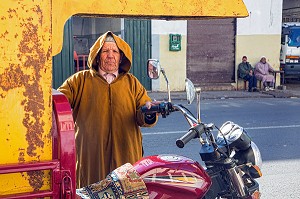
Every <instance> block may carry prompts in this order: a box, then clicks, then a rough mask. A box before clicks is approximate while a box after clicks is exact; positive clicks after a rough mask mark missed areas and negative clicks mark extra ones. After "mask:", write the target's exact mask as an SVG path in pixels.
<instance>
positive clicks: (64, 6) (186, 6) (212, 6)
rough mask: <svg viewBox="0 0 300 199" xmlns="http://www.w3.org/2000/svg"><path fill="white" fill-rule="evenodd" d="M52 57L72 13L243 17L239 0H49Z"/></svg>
mask: <svg viewBox="0 0 300 199" xmlns="http://www.w3.org/2000/svg"><path fill="white" fill-rule="evenodd" d="M52 6H53V9H52V11H53V16H52V17H53V19H52V20H53V40H52V42H53V46H52V47H53V50H52V53H53V56H54V55H56V54H58V53H59V52H60V51H61V46H62V38H63V37H62V35H63V27H64V24H65V22H66V21H67V20H68V19H69V18H70V17H71V16H72V15H75V14H90V15H98V16H106V17H107V16H113V17H129V16H134V17H144V18H146V17H147V18H156V19H199V18H204V17H210V18H224V17H246V16H248V11H247V9H246V7H245V4H244V3H243V1H242V0H184V1H181V0H164V1H158V0H110V1H106V0H85V1H82V0H52Z"/></svg>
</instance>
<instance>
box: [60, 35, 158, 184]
mask: <svg viewBox="0 0 300 199" xmlns="http://www.w3.org/2000/svg"><path fill="white" fill-rule="evenodd" d="M131 64H132V53H131V48H130V46H129V45H128V44H127V43H126V42H125V41H124V40H122V39H121V38H120V37H118V36H116V35H115V34H113V33H112V32H110V31H109V32H106V33H105V34H103V35H102V36H100V37H99V38H98V39H97V41H96V42H95V43H94V45H93V46H92V47H91V48H90V53H89V57H88V66H89V70H83V71H80V72H78V73H75V74H74V75H72V76H71V77H69V78H68V79H67V80H66V81H65V82H64V83H63V84H62V85H61V86H60V87H59V88H58V90H59V91H60V92H62V93H63V94H64V95H65V96H66V97H67V98H68V100H69V103H70V105H71V108H72V109H73V118H74V122H75V130H76V134H75V136H76V154H77V156H76V159H77V163H76V177H77V179H76V180H77V188H80V187H84V186H87V185H89V184H92V183H95V182H99V181H101V180H102V179H104V178H105V177H106V176H107V175H108V174H109V173H110V172H111V171H113V170H114V169H116V168H118V167H119V166H121V165H124V164H125V163H130V164H134V163H135V162H136V161H138V160H139V159H141V158H142V156H143V148H142V134H141V130H140V127H151V126H154V125H155V124H156V121H157V115H156V113H154V114H144V113H142V112H141V110H140V108H141V107H142V106H144V105H145V106H146V107H147V108H151V105H152V102H151V99H150V97H149V96H148V95H147V92H146V90H145V88H144V87H143V86H142V84H141V83H140V82H139V81H138V79H137V78H136V77H135V76H133V75H132V74H130V73H129V70H130V67H131Z"/></svg>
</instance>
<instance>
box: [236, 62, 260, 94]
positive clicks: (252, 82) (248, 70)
mask: <svg viewBox="0 0 300 199" xmlns="http://www.w3.org/2000/svg"><path fill="white" fill-rule="evenodd" d="M238 76H239V77H240V78H242V79H244V80H246V81H248V82H249V86H248V91H249V92H252V91H254V92H255V91H258V90H257V88H256V85H257V79H256V77H255V75H254V68H253V67H252V66H251V64H249V62H247V57H246V56H243V58H242V62H241V63H240V64H239V66H238Z"/></svg>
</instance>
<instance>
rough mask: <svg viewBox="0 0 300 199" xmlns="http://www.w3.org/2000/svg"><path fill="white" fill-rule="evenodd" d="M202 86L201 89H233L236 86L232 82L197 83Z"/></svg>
mask: <svg viewBox="0 0 300 199" xmlns="http://www.w3.org/2000/svg"><path fill="white" fill-rule="evenodd" d="M195 87H200V88H201V91H233V90H235V87H234V86H233V85H231V83H205V84H203V83H201V84H197V85H195Z"/></svg>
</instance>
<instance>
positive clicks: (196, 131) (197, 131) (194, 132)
mask: <svg viewBox="0 0 300 199" xmlns="http://www.w3.org/2000/svg"><path fill="white" fill-rule="evenodd" d="M203 130H204V127H203V125H202V124H199V125H197V126H195V127H193V128H191V129H190V130H189V131H188V132H187V133H186V134H185V135H184V136H182V137H181V138H179V139H177V140H176V145H177V147H179V148H183V147H184V145H185V144H186V143H188V142H189V141H190V140H191V139H194V138H199V137H200V135H201V133H202V132H203Z"/></svg>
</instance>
